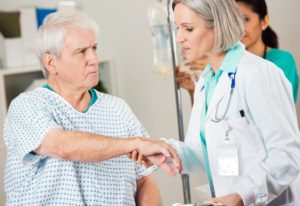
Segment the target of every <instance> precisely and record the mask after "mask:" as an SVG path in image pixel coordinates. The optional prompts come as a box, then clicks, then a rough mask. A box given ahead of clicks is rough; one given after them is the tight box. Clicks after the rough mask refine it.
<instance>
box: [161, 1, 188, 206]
mask: <svg viewBox="0 0 300 206" xmlns="http://www.w3.org/2000/svg"><path fill="white" fill-rule="evenodd" d="M158 1H159V2H161V1H162V0H158ZM172 2H173V0H167V6H168V7H167V11H168V17H167V18H168V26H169V33H170V44H171V56H172V66H173V72H174V75H173V77H174V85H175V99H176V111H177V121H178V132H179V140H180V141H184V128H183V113H182V101H181V93H180V88H179V85H178V83H177V81H176V65H177V64H178V58H177V55H176V39H175V33H174V30H173V28H172V20H171V12H170V9H171V8H172ZM181 179H182V186H183V197H184V203H185V204H188V203H191V193H190V184H189V176H188V175H187V174H183V175H181Z"/></svg>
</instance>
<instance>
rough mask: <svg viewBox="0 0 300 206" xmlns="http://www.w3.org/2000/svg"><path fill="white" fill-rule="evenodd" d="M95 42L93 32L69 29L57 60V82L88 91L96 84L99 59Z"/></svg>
mask: <svg viewBox="0 0 300 206" xmlns="http://www.w3.org/2000/svg"><path fill="white" fill-rule="evenodd" d="M96 49H97V40H96V37H95V35H94V33H93V32H91V31H89V30H83V29H79V28H69V29H68V30H67V35H66V39H65V43H64V47H63V49H62V53H61V56H60V57H59V58H57V61H56V68H57V76H56V77H57V80H58V81H59V82H60V84H62V85H65V86H68V87H70V88H73V89H89V88H91V87H93V86H95V85H97V83H98V78H99V75H98V64H99V58H98V56H97V53H96Z"/></svg>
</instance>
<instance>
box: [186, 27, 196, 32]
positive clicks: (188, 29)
mask: <svg viewBox="0 0 300 206" xmlns="http://www.w3.org/2000/svg"><path fill="white" fill-rule="evenodd" d="M185 30H187V31H188V32H192V31H193V30H194V29H193V28H186V29H185Z"/></svg>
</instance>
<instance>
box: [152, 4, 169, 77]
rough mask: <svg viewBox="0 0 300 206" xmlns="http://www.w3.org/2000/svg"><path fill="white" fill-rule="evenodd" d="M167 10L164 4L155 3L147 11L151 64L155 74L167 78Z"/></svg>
mask: <svg viewBox="0 0 300 206" xmlns="http://www.w3.org/2000/svg"><path fill="white" fill-rule="evenodd" d="M167 15H168V14H167V8H166V5H165V4H162V3H160V2H156V3H155V5H154V6H152V7H150V8H149V9H148V18H149V22H150V25H151V36H152V41H153V64H154V69H153V71H154V72H155V73H158V74H161V75H162V76H163V77H165V78H166V77H168V76H170V74H171V69H170V68H171V66H172V65H171V46H170V31H169V28H168V21H167V18H168V17H167Z"/></svg>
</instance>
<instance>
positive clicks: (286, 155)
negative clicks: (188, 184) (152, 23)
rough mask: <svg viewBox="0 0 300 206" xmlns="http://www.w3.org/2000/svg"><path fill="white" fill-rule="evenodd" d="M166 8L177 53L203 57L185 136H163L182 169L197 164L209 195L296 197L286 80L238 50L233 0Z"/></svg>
mask: <svg viewBox="0 0 300 206" xmlns="http://www.w3.org/2000/svg"><path fill="white" fill-rule="evenodd" d="M173 10H174V15H175V23H176V25H177V27H178V31H177V41H178V42H179V43H180V44H181V46H182V48H183V51H184V55H185V58H186V59H187V60H188V61H189V62H194V61H195V60H197V59H202V58H208V62H209V64H208V65H207V66H206V68H205V70H204V72H203V75H202V77H201V78H200V79H199V81H198V82H197V85H196V89H195V93H194V100H195V102H194V106H193V109H192V113H191V118H190V123H189V126H188V131H187V135H186V138H185V142H184V143H183V142H179V141H176V140H169V143H170V144H172V145H173V146H174V147H175V149H176V150H177V152H178V154H179V155H180V157H181V167H182V172H183V173H189V172H199V171H201V170H203V171H205V172H206V173H207V176H208V179H209V185H210V190H211V194H212V197H213V198H212V199H211V201H212V202H222V203H223V204H225V205H227V206H242V205H245V206H248V205H250V206H254V205H276V206H279V205H289V206H290V205H294V206H296V205H300V202H297V200H296V199H295V194H296V191H295V190H293V185H292V182H293V181H294V179H295V178H296V177H297V175H298V173H299V169H300V136H299V129H298V126H297V119H296V112H295V107H294V101H293V94H292V89H291V84H290V83H289V82H288V80H287V79H286V78H285V76H284V74H283V72H282V71H281V70H280V69H278V68H277V67H276V66H275V65H274V64H273V63H270V62H268V61H266V60H264V59H262V58H260V57H258V56H255V55H254V54H251V53H249V52H247V51H245V47H244V45H243V44H241V43H240V42H239V41H240V40H241V38H242V37H243V18H242V17H241V15H240V13H239V12H238V9H237V6H236V3H235V1H234V0H175V1H174V2H173ZM148 160H151V159H150V158H149V159H148ZM153 162H154V161H153ZM298 192H299V191H298Z"/></svg>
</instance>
